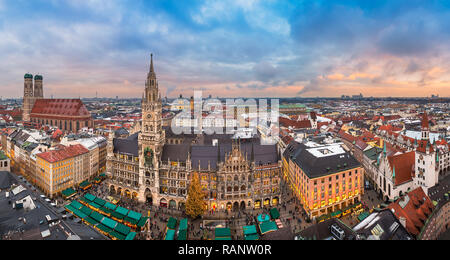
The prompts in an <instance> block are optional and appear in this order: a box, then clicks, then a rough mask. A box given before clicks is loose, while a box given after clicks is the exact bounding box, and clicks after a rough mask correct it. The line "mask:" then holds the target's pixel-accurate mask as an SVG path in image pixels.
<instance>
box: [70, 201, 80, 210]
mask: <svg viewBox="0 0 450 260" xmlns="http://www.w3.org/2000/svg"><path fill="white" fill-rule="evenodd" d="M69 205H70V206H72V207H73V208H75V209H81V208H82V207H83V205H82V204H81V203H80V202H78V201H76V200H74V201H72V202H71V203H70V204H69Z"/></svg>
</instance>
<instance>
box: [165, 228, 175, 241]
mask: <svg viewBox="0 0 450 260" xmlns="http://www.w3.org/2000/svg"><path fill="white" fill-rule="evenodd" d="M174 238H175V230H173V229H168V230H167V232H166V237H165V238H164V240H173V239H174Z"/></svg>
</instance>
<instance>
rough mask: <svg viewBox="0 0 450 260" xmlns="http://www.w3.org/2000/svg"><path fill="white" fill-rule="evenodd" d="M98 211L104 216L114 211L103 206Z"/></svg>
mask: <svg viewBox="0 0 450 260" xmlns="http://www.w3.org/2000/svg"><path fill="white" fill-rule="evenodd" d="M99 210H101V211H103V212H104V213H106V214H112V213H113V212H114V210H111V209H108V208H106V207H105V206H103V207H101V208H99Z"/></svg>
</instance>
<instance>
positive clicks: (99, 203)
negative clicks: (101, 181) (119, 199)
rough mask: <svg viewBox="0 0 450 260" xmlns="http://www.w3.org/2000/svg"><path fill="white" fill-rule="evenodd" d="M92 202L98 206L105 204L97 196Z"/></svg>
mask: <svg viewBox="0 0 450 260" xmlns="http://www.w3.org/2000/svg"><path fill="white" fill-rule="evenodd" d="M94 202H95V203H97V204H98V205H100V206H103V205H105V204H106V201H105V200H102V199H100V198H99V197H97V198H95V199H94Z"/></svg>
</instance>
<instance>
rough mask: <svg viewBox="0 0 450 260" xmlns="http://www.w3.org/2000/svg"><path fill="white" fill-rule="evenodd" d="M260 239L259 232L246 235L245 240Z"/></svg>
mask: <svg viewBox="0 0 450 260" xmlns="http://www.w3.org/2000/svg"><path fill="white" fill-rule="evenodd" d="M258 239H259V236H258V234H251V235H247V236H245V240H258Z"/></svg>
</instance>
